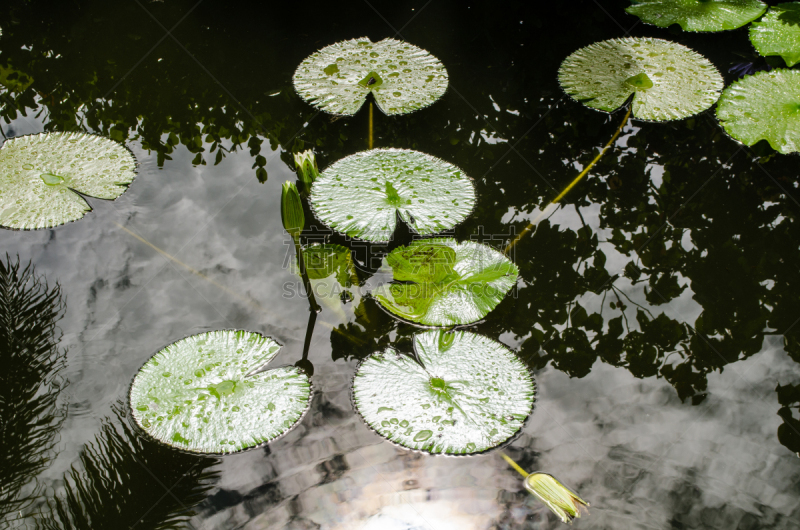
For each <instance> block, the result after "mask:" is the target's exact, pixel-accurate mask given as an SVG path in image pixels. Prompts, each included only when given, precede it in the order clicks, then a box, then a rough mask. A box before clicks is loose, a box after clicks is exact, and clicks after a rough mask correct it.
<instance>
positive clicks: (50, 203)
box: [0, 133, 136, 229]
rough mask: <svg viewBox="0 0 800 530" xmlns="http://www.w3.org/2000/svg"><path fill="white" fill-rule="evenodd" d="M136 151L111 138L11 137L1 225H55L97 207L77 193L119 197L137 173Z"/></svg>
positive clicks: (1, 153) (1, 161)
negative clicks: (134, 152) (135, 170)
mask: <svg viewBox="0 0 800 530" xmlns="http://www.w3.org/2000/svg"><path fill="white" fill-rule="evenodd" d="M135 167H136V161H135V159H134V158H133V154H132V153H131V152H130V151H128V150H127V149H126V148H125V147H124V146H123V145H120V144H118V143H117V142H114V141H112V140H109V139H108V138H103V137H101V136H95V135H92V134H83V133H43V134H34V135H31V136H20V137H17V138H12V139H10V140H8V141H7V142H6V143H5V144H3V147H2V148H1V149H0V226H5V227H7V228H17V229H36V228H52V227H54V226H58V225H62V224H64V223H68V222H70V221H75V220H78V219H80V218H82V217H83V216H84V215H85V214H86V212H89V211H91V210H92V209H91V207H90V206H89V205H88V204H87V203H86V201H85V200H84V199H83V197H81V195H79V194H78V193H76V192H79V193H81V194H83V195H88V196H91V197H97V198H98V199H109V200H113V199H116V198H117V197H119V196H120V195H122V194H123V193H124V192H125V190H126V189H128V185H129V184H130V183H131V182H133V179H134V177H136V173H135V172H134V169H135Z"/></svg>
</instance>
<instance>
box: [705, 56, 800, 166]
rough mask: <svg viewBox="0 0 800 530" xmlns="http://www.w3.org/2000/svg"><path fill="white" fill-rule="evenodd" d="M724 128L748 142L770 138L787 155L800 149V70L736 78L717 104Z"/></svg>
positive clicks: (770, 143) (740, 139) (771, 142)
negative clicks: (737, 79)
mask: <svg viewBox="0 0 800 530" xmlns="http://www.w3.org/2000/svg"><path fill="white" fill-rule="evenodd" d="M717 118H719V121H720V123H722V127H723V128H724V129H725V130H726V131H727V132H728V134H730V135H731V136H733V137H734V138H736V139H737V140H739V141H740V142H742V143H744V144H745V145H753V144H755V143H756V142H758V141H759V140H766V141H767V142H769V145H771V146H772V148H773V149H775V150H776V151H779V152H781V153H783V154H788V153H794V152H799V151H800V71H797V70H785V69H780V70H772V71H770V72H758V73H756V74H755V75H748V76H745V77H744V78H743V79H741V80H739V81H736V82H735V83H733V84H732V85H730V86H729V87H728V88H726V89H725V91H724V92H723V93H722V97H721V98H720V100H719V106H718V107H717Z"/></svg>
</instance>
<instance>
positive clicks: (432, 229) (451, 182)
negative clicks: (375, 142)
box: [310, 149, 475, 242]
mask: <svg viewBox="0 0 800 530" xmlns="http://www.w3.org/2000/svg"><path fill="white" fill-rule="evenodd" d="M310 202H311V207H312V208H313V210H314V213H315V214H316V216H317V217H318V218H319V219H320V221H322V222H323V223H325V224H326V225H327V226H329V227H330V228H332V229H334V230H336V231H337V232H340V233H343V234H345V235H347V236H349V237H352V238H356V239H362V240H366V241H374V242H379V241H389V240H390V239H391V237H392V235H393V234H394V231H395V228H396V223H397V217H398V214H399V217H400V218H401V219H402V220H403V221H405V222H406V223H407V224H408V225H409V227H411V229H412V230H413V231H414V232H416V233H418V234H421V235H431V234H435V233H437V232H441V231H443V230H447V229H450V228H453V227H454V226H456V225H457V224H458V223H460V222H461V221H463V220H464V219H466V218H467V216H468V215H469V214H470V213H471V212H472V210H473V208H474V206H475V187H474V186H473V184H472V180H471V179H470V178H469V177H467V176H466V175H465V174H464V173H463V172H462V171H461V170H460V169H459V168H457V167H456V166H454V165H453V164H450V163H447V162H445V161H443V160H440V159H438V158H436V157H433V156H431V155H427V154H425V153H420V152H419V151H412V150H410V149H373V150H371V151H362V152H360V153H356V154H354V155H350V156H348V157H346V158H343V159H341V160H339V161H337V162H335V163H334V164H333V165H331V166H330V167H328V168H327V169H325V171H323V172H322V175H320V177H319V179H317V181H316V182H315V184H314V188H313V189H312V190H311V197H310Z"/></svg>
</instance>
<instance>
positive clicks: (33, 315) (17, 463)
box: [0, 256, 66, 524]
mask: <svg viewBox="0 0 800 530" xmlns="http://www.w3.org/2000/svg"><path fill="white" fill-rule="evenodd" d="M64 308H65V305H64V301H63V299H62V295H61V288H60V286H59V285H58V284H48V283H47V280H46V279H45V278H44V277H43V276H40V275H37V274H36V271H35V268H34V267H33V265H31V264H30V263H29V264H27V265H24V264H21V263H20V261H19V259H18V258H17V259H16V260H12V259H11V258H10V257H9V256H6V257H5V259H4V260H3V259H0V365H2V370H0V477H2V487H0V523H2V522H4V521H5V523H7V524H10V522H11V521H14V520H17V519H18V518H19V517H21V514H22V512H23V511H26V510H27V508H28V507H29V506H30V505H31V504H32V503H33V501H34V500H35V499H36V498H37V497H38V496H39V495H41V494H42V492H43V488H42V487H41V485H39V484H38V483H36V482H35V479H36V476H37V475H38V474H39V473H40V472H41V471H42V470H43V469H45V468H46V467H47V465H48V464H49V463H50V460H51V458H52V456H53V452H54V450H55V446H56V443H57V441H58V432H59V430H60V429H61V426H62V424H63V422H64V418H65V412H66V403H64V402H63V400H60V399H59V395H60V394H61V392H62V391H63V390H64V387H65V386H66V383H65V382H64V381H63V380H62V379H61V378H60V377H59V371H60V370H61V369H62V368H63V367H64V365H65V362H66V351H65V350H64V349H63V348H59V346H58V343H59V341H60V339H61V330H59V329H58V328H57V327H56V323H57V322H58V321H59V320H60V319H61V317H62V316H63V312H64Z"/></svg>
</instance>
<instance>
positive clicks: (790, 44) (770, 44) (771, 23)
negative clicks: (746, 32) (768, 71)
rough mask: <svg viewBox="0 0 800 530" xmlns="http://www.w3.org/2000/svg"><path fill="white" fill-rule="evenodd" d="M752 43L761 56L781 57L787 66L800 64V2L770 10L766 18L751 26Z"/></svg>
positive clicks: (779, 5)
mask: <svg viewBox="0 0 800 530" xmlns="http://www.w3.org/2000/svg"><path fill="white" fill-rule="evenodd" d="M750 42H752V43H753V47H755V49H756V51H758V53H760V54H761V55H764V56H769V55H780V56H781V57H783V60H784V61H785V62H786V66H790V67H791V66H794V65H795V64H797V63H799V62H800V2H787V3H785V4H778V5H776V6H773V7H771V8H769V12H768V13H767V15H766V16H765V17H764V18H762V19H761V20H760V21H759V22H753V24H752V25H751V26H750Z"/></svg>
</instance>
